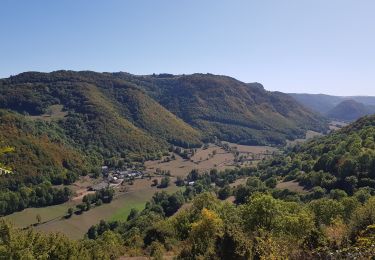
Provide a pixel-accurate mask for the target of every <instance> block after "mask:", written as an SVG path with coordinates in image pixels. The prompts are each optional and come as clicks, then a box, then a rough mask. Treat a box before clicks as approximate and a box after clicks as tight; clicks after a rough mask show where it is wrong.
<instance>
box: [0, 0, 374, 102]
mask: <svg viewBox="0 0 375 260" xmlns="http://www.w3.org/2000/svg"><path fill="white" fill-rule="evenodd" d="M374 13H375V1H373V0H368V1H366V0H351V1H349V0H313V1H310V0H309V1H308V0H285V1H279V0H274V1H270V0H259V1H250V0H247V1H241V0H235V1H229V0H168V1H167V0H158V1H157V0H153V1H152V0H149V1H145V0H132V1H130V0H128V1H126V0H122V1H120V0H118V1H115V0H113V1H111V0H106V1H96V0H65V1H51V0H44V1H42V0H34V1H30V0H24V1H21V0H2V1H1V2H0V33H1V37H0V77H8V76H9V75H15V74H17V73H20V72H23V71H30V70H32V71H53V70H58V69H71V70H94V71H111V72H112V71H127V72H130V73H134V74H151V73H163V72H168V73H174V74H182V73H185V74H190V73H194V72H202V73H206V72H210V73H215V74H224V75H229V76H232V77H235V78H237V79H239V80H242V81H245V82H254V81H257V82H261V83H262V84H264V86H265V88H266V89H269V90H279V91H283V92H307V93H328V94H336V95H375V15H373V14H374Z"/></svg>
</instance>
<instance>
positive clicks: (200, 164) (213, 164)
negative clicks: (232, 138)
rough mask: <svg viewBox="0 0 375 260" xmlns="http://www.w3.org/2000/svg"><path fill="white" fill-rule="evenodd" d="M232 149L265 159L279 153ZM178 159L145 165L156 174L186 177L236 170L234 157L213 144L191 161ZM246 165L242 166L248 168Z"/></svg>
mask: <svg viewBox="0 0 375 260" xmlns="http://www.w3.org/2000/svg"><path fill="white" fill-rule="evenodd" d="M228 144H229V145H230V146H231V147H234V146H235V147H237V151H238V152H239V153H240V155H245V156H250V155H256V157H257V158H258V157H259V158H260V159H261V158H263V157H264V156H265V155H267V154H272V153H273V152H274V151H277V148H274V147H270V146H247V145H236V144H232V143H228ZM175 157H176V159H175V160H172V161H169V162H163V159H161V160H157V161H147V162H146V163H145V166H146V171H147V172H149V173H154V172H155V171H156V169H157V168H159V169H160V170H165V171H170V172H171V174H172V175H173V176H181V177H186V176H187V175H188V174H189V172H190V171H191V170H193V169H197V170H199V171H200V172H205V171H209V170H211V169H213V168H216V169H218V170H219V171H223V170H225V169H233V168H235V162H234V159H235V157H234V155H233V153H231V152H227V151H225V150H224V149H222V148H221V147H219V146H216V145H213V144H211V145H210V146H209V147H208V148H207V149H202V148H199V149H197V152H196V153H195V154H194V156H193V157H192V158H191V159H190V160H184V159H182V158H181V157H180V156H178V155H175ZM246 165H247V164H244V165H242V166H246Z"/></svg>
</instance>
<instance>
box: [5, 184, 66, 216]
mask: <svg viewBox="0 0 375 260" xmlns="http://www.w3.org/2000/svg"><path fill="white" fill-rule="evenodd" d="M70 195H71V191H70V190H69V189H68V188H67V187H64V188H54V187H52V185H51V183H49V182H44V183H41V184H38V185H33V186H30V187H27V186H21V187H20V188H18V189H17V191H10V190H2V191H1V192H0V216H4V215H8V214H11V213H13V212H16V211H20V210H23V209H25V208H28V207H45V206H50V205H56V204H61V203H64V202H66V201H68V200H69V197H70Z"/></svg>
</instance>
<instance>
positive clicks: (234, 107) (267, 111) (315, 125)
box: [114, 73, 326, 144]
mask: <svg viewBox="0 0 375 260" xmlns="http://www.w3.org/2000/svg"><path fill="white" fill-rule="evenodd" d="M114 76H116V77H118V78H122V79H125V80H127V81H130V82H133V83H134V84H136V85H137V86H139V87H140V88H142V89H144V90H145V91H146V92H147V93H149V94H150V95H151V96H152V97H154V98H155V99H156V100H158V101H159V102H160V104H162V105H163V106H164V107H166V108H167V109H168V110H170V111H171V112H172V113H174V114H175V115H177V116H178V117H180V118H182V119H183V120H184V121H185V122H188V123H189V124H191V125H193V126H195V127H196V128H198V129H200V130H201V131H202V132H203V133H204V135H205V137H206V138H207V139H211V140H212V138H213V137H214V136H216V137H217V138H219V139H220V140H225V141H231V142H236V143H243V144H284V143H285V141H286V139H291V140H292V139H295V138H298V137H302V136H304V134H305V132H306V130H308V129H310V130H316V131H319V132H320V131H325V130H326V126H325V123H324V120H323V119H322V118H321V117H320V116H318V115H316V114H314V113H312V112H310V111H309V110H306V109H305V108H304V107H303V106H302V105H300V104H299V103H297V102H296V101H295V100H294V99H293V98H291V97H290V96H288V95H286V94H283V93H279V92H268V91H265V90H264V89H263V87H262V85H261V84H259V83H252V84H245V83H243V82H240V81H237V80H235V79H233V78H230V77H226V76H217V75H212V74H193V75H181V76H174V75H168V74H167V75H165V74H162V75H152V76H134V75H131V74H127V73H115V74H114Z"/></svg>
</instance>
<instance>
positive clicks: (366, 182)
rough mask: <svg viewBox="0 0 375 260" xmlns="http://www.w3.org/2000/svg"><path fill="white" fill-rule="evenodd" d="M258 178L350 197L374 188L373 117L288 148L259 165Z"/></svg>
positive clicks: (374, 146) (374, 124)
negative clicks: (294, 180)
mask: <svg viewBox="0 0 375 260" xmlns="http://www.w3.org/2000/svg"><path fill="white" fill-rule="evenodd" d="M258 174H259V175H261V176H263V178H268V177H271V176H276V177H284V179H285V180H293V179H296V180H297V181H298V182H299V183H300V184H301V185H303V186H305V187H306V188H313V187H314V189H315V190H317V189H318V188H319V187H320V189H321V190H322V191H323V193H326V192H327V193H328V192H330V191H331V190H334V189H341V190H343V191H345V192H346V193H348V194H349V195H352V194H353V193H355V192H356V191H358V190H359V189H361V188H362V189H367V190H369V191H371V192H374V189H375V116H368V117H364V118H362V119H360V120H358V121H357V122H355V123H353V124H352V125H349V126H348V127H345V128H343V129H342V130H340V131H337V132H333V133H331V134H330V135H328V136H326V137H322V138H318V139H315V140H312V141H310V142H308V143H306V144H303V145H300V146H296V147H294V148H292V149H291V150H290V151H289V152H287V154H286V155H284V156H280V157H278V158H274V159H273V160H269V161H265V162H264V163H262V164H260V165H259V172H258Z"/></svg>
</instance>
